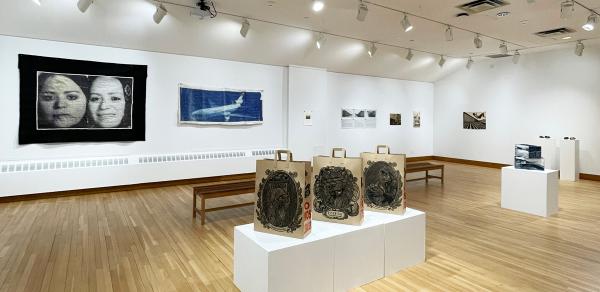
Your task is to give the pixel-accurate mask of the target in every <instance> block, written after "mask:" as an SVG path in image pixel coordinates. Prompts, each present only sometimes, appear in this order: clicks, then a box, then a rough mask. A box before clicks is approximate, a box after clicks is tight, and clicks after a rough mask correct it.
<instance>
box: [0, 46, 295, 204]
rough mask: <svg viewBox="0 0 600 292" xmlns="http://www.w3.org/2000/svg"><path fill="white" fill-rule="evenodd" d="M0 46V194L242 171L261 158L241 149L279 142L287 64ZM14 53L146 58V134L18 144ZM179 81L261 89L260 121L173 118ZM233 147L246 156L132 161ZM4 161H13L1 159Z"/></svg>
mask: <svg viewBox="0 0 600 292" xmlns="http://www.w3.org/2000/svg"><path fill="white" fill-rule="evenodd" d="M0 47H1V48H2V50H1V51H0V64H2V67H1V68H0V76H2V78H1V79H0V94H1V96H2V107H0V124H1V125H2V130H1V138H0V164H3V166H2V168H3V169H2V173H0V185H2V188H0V196H7V195H20V194H30V193H38V192H50V191H64V190H71V189H80V188H93V187H105V186H112V185H124V184H136V183H145V182H153V181H166V180H174V179H187V178H196V177H206V176H216V175H227V174H235V173H248V172H253V171H254V161H255V159H256V157H261V155H253V154H252V153H251V152H248V151H250V150H253V149H274V148H277V147H284V143H285V141H284V131H285V130H287V129H286V127H285V123H286V120H287V116H286V115H285V112H284V107H285V104H286V100H287V79H286V76H287V68H284V67H279V66H267V65H258V64H250V63H241V62H232V61H223V60H215V59H207V58H199V57H188V56H181V55H173V54H164V53H152V52H144V51H135V50H126V49H117V48H107V47H99V46H91V45H80V44H70V43H62V42H54V41H43V40H34V39H27V38H18V37H7V36H0ZM18 54H31V55H41V56H49V57H59V58H71V59H80V60H92V61H102V62H110V63H122V64H143V65H148V78H147V90H146V92H147V96H146V141H143V142H119V143H117V142H108V143H54V144H32V145H19V144H18V139H17V138H18V130H19V70H18V67H17V64H18V62H17V60H18V59H17V58H18ZM180 82H181V83H186V84H190V85H197V86H205V87H211V88H233V89H261V90H263V113H264V123H263V124H262V125H256V126H237V127H224V126H210V127H209V126H191V125H186V126H181V125H178V122H177V120H178V117H177V112H178V84H179V83H180ZM235 150H246V152H244V153H245V154H246V157H235V158H219V159H208V160H202V161H180V160H183V159H180V157H175V158H174V157H171V158H167V159H169V161H168V162H163V163H151V164H147V165H141V164H138V158H137V156H144V155H169V154H181V153H190V152H212V151H235ZM268 156H271V155H270V154H269V155H268ZM107 157H108V158H110V159H109V160H108V161H100V162H98V163H100V165H94V166H96V167H90V168H88V167H85V168H83V167H81V168H79V167H78V168H71V166H72V165H69V164H68V163H67V165H66V167H65V165H61V167H59V166H58V165H53V164H51V165H50V166H49V167H47V170H41V171H39V170H35V171H25V169H24V168H25V167H28V166H20V165H18V164H17V163H21V162H22V161H29V162H30V161H40V160H42V161H48V160H63V162H64V161H65V160H69V159H99V158H107ZM114 157H117V158H114ZM121 158H128V161H129V163H125V165H120V164H121V163H123V161H122V160H121ZM181 158H184V157H181ZM215 158H217V157H215ZM115 159H116V160H115ZM7 162H8V163H9V164H10V163H14V164H17V165H13V166H10V165H8V166H7ZM74 163H75V161H74ZM113 164H119V165H118V166H113ZM42 167H43V168H44V169H46V167H45V166H43V165H42ZM11 168H12V169H11ZM59 168H60V169H59ZM7 170H8V173H6V172H5V171H7ZM30 182H35V183H30Z"/></svg>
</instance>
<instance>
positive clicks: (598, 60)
mask: <svg viewBox="0 0 600 292" xmlns="http://www.w3.org/2000/svg"><path fill="white" fill-rule="evenodd" d="M434 88H435V100H434V107H435V117H434V121H435V127H434V128H435V130H434V137H435V138H434V143H433V144H434V153H435V155H438V156H446V157H453V158H461V159H470V160H479V161H488V162H497V163H506V164H512V163H513V156H514V144H517V143H536V142H539V140H538V139H537V137H538V136H540V135H548V136H551V137H552V138H556V139H557V146H558V144H559V142H560V141H558V140H559V139H562V138H563V137H565V136H568V137H572V136H573V137H576V138H578V139H580V140H581V142H580V169H581V172H583V173H588V174H600V134H599V133H600V132H599V130H598V126H599V125H600V49H599V48H598V46H592V45H588V46H587V48H586V49H585V52H584V55H583V56H582V57H578V56H576V55H575V54H574V53H573V48H568V49H560V50H555V51H547V52H541V53H534V54H527V55H523V56H522V57H521V59H520V62H519V63H518V64H517V65H515V64H513V63H512V60H511V58H505V59H500V60H488V61H483V62H477V63H475V64H474V65H473V67H472V68H471V70H466V69H463V70H460V71H458V72H456V73H453V74H451V75H449V76H448V77H446V78H444V79H441V80H439V81H437V82H435V86H434ZM463 111H485V112H487V129H486V130H464V129H462V113H463ZM538 144H539V143H538Z"/></svg>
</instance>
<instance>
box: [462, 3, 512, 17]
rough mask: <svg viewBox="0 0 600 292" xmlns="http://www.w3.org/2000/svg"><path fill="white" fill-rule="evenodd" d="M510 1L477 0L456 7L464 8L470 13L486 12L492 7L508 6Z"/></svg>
mask: <svg viewBox="0 0 600 292" xmlns="http://www.w3.org/2000/svg"><path fill="white" fill-rule="evenodd" d="M508 4H509V3H508V2H506V1H503V0H475V1H471V2H469V3H465V4H463V5H459V6H456V8H458V9H461V10H463V11H464V12H466V13H469V14H476V13H479V12H484V11H487V10H490V9H494V8H498V7H502V6H506V5H508Z"/></svg>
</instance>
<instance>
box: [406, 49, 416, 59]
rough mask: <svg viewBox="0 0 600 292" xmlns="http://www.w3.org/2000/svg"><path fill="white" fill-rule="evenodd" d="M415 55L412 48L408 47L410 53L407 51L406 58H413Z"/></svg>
mask: <svg viewBox="0 0 600 292" xmlns="http://www.w3.org/2000/svg"><path fill="white" fill-rule="evenodd" d="M414 56H415V54H413V52H412V49H408V53H406V57H405V58H406V60H409V61H410V60H412V58H413V57H414Z"/></svg>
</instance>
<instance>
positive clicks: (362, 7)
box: [356, 0, 369, 21]
mask: <svg viewBox="0 0 600 292" xmlns="http://www.w3.org/2000/svg"><path fill="white" fill-rule="evenodd" d="M367 13H369V8H368V7H367V4H365V3H364V2H363V1H362V0H361V1H360V3H358V14H356V19H357V20H358V21H365V19H366V18H367Z"/></svg>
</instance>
